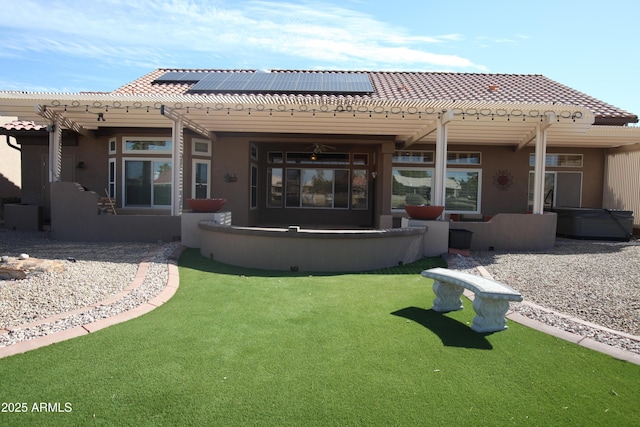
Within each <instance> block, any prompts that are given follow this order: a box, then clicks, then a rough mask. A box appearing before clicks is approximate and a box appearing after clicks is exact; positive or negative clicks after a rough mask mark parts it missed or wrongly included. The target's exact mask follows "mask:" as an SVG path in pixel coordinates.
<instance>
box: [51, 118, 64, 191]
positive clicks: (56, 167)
mask: <svg viewBox="0 0 640 427" xmlns="http://www.w3.org/2000/svg"><path fill="white" fill-rule="evenodd" d="M54 118H55V120H54V122H53V124H52V125H50V126H49V127H48V130H49V182H58V181H60V180H61V176H62V118H61V117H60V116H59V115H56V116H55V117H54Z"/></svg>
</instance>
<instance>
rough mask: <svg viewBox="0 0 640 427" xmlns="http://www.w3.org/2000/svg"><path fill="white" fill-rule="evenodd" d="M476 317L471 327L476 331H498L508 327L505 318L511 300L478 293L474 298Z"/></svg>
mask: <svg viewBox="0 0 640 427" xmlns="http://www.w3.org/2000/svg"><path fill="white" fill-rule="evenodd" d="M473 309H474V310H475V312H476V317H475V318H474V319H473V325H471V329H473V330H474V331H476V332H498V331H502V330H505V329H507V319H506V318H505V316H506V314H507V310H509V301H507V300H504V299H495V298H482V297H479V296H477V295H476V297H475V299H474V300H473Z"/></svg>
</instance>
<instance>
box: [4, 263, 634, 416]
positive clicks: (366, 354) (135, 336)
mask: <svg viewBox="0 0 640 427" xmlns="http://www.w3.org/2000/svg"><path fill="white" fill-rule="evenodd" d="M441 262H442V261H441V260H438V259H435V260H433V259H432V260H423V261H421V262H420V263H417V264H412V265H408V266H400V267H396V268H392V269H387V270H381V271H377V272H371V273H364V274H336V275H330V274H321V275H308V274H301V273H297V274H294V273H282V274H280V273H274V272H268V271H251V270H246V269H238V268H235V267H230V266H226V265H221V264H217V263H214V262H212V261H209V260H207V259H205V258H202V257H200V255H199V254H198V252H197V251H193V250H189V251H186V252H185V254H184V255H183V256H182V258H181V260H180V265H181V267H180V280H181V283H180V289H179V291H178V293H177V294H176V295H175V296H174V298H173V299H172V300H171V301H169V302H168V303H167V304H165V305H164V306H162V307H160V308H158V309H156V310H154V311H153V312H151V313H149V314H147V315H145V316H142V317H140V318H138V319H135V320H132V321H130V322H126V323H124V324H120V325H117V326H114V327H110V328H107V329H104V330H102V331H98V332H96V333H94V334H91V335H89V336H86V337H82V338H78V339H73V340H70V341H66V342H63V343H59V344H55V345H52V346H49V347H46V348H42V349H38V350H35V351H32V352H29V353H25V354H22V355H16V356H13V357H10V358H6V359H1V360H0V381H1V384H0V398H1V399H0V400H1V401H2V402H25V403H27V404H28V407H29V411H31V409H32V406H33V403H34V402H50V403H55V402H60V406H61V407H62V408H63V409H64V403H66V402H69V403H70V404H71V405H72V412H70V413H37V412H28V413H1V414H0V425H3V426H7V425H20V426H24V425H83V426H84V425H119V426H134V425H135V426H140V425H216V426H234V425H242V426H247V425H249V426H252V425H255V426H271V425H273V426H289V425H290V426H315V425H321V426H424V425H445V426H453V425H512V424H515V425H539V426H550V425H554V426H558V425H585V426H592V425H606V424H610V425H616V426H624V425H633V424H634V423H636V422H637V420H638V419H640V366H636V365H632V364H629V363H625V362H621V361H618V360H615V359H613V358H610V357H608V356H605V355H602V354H600V353H596V352H593V351H590V350H587V349H584V348H582V347H579V346H575V345H572V344H569V343H567V342H564V341H561V340H558V339H556V338H553V337H550V336H547V335H544V334H542V333H539V332H537V331H534V330H531V329H527V328H525V327H523V326H521V325H519V324H515V323H513V322H509V329H508V330H507V331H504V332H500V333H496V334H489V335H484V334H477V333H475V332H473V331H471V330H470V329H469V324H470V323H471V321H472V318H473V315H474V313H473V309H472V308H471V305H470V303H469V301H466V300H465V310H462V311H459V312H454V313H448V314H438V313H435V312H433V311H431V310H429V307H431V304H432V301H433V298H434V295H433V292H432V291H431V281H430V280H427V279H424V278H422V277H421V276H420V274H419V273H420V271H421V270H422V269H424V268H429V267H432V266H436V265H439V263H441Z"/></svg>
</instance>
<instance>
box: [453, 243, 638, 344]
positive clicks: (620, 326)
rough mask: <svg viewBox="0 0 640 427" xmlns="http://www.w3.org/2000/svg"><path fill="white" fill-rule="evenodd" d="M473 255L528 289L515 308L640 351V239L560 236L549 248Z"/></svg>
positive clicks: (511, 282)
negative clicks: (573, 238) (527, 251)
mask: <svg viewBox="0 0 640 427" xmlns="http://www.w3.org/2000/svg"><path fill="white" fill-rule="evenodd" d="M472 255H473V258H472V259H471V260H470V261H471V262H473V261H474V260H475V261H476V262H477V263H478V264H479V265H482V266H483V267H484V268H485V269H486V270H487V271H488V272H489V273H490V274H491V275H492V276H493V278H494V279H495V280H497V281H500V282H503V283H505V284H508V285H509V286H511V287H513V288H515V289H517V290H519V291H520V292H521V293H522V295H523V297H524V300H525V303H512V304H511V308H512V309H513V310H514V311H516V312H518V313H520V314H522V315H524V316H527V317H529V318H532V319H535V320H538V321H540V322H543V323H546V324H549V325H552V326H555V327H558V328H561V329H563V330H566V331H568V332H573V333H576V334H578V335H581V336H585V337H589V338H592V339H594V340H596V341H599V342H603V343H605V344H609V345H614V346H616V347H619V348H624V349H626V350H630V351H633V352H635V353H640V342H639V341H638V340H637V339H634V337H635V338H637V337H638V336H640V242H638V241H637V240H632V241H631V242H598V241H595V242H594V241H580V240H566V239H559V240H558V241H557V243H556V246H555V247H554V248H553V249H551V250H548V251H542V252H531V253H501V252H474V253H473V254H472ZM461 264H462V265H461V266H460V267H459V268H461V269H465V268H466V269H473V265H469V264H467V265H464V262H462V263H461ZM526 302H531V303H534V305H533V306H532V305H529V304H527V303H526ZM535 305H537V306H540V307H536V306H535ZM571 318H576V319H578V321H577V322H576V321H573V320H572V319H571ZM591 324H593V325H591ZM617 332H621V333H617Z"/></svg>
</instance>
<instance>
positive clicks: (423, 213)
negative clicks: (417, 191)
mask: <svg viewBox="0 0 640 427" xmlns="http://www.w3.org/2000/svg"><path fill="white" fill-rule="evenodd" d="M404 210H405V211H406V212H407V215H409V216H410V217H411V218H413V219H422V220H433V219H436V218H438V217H439V216H440V215H442V212H443V211H444V206H428V205H418V206H416V205H405V207H404Z"/></svg>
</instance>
